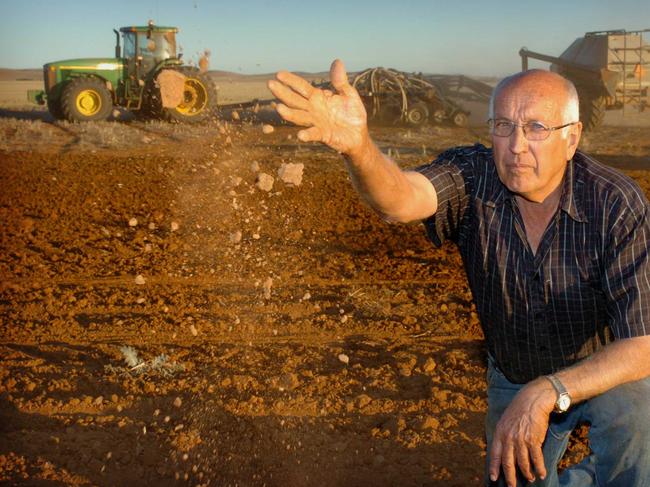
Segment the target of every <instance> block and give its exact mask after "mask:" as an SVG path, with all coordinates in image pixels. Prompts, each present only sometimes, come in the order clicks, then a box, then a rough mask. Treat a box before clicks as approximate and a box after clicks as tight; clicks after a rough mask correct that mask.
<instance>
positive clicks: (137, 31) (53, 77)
mask: <svg viewBox="0 0 650 487" xmlns="http://www.w3.org/2000/svg"><path fill="white" fill-rule="evenodd" d="M113 32H115V35H116V38H117V42H116V46H115V57H114V58H87V59H69V60H65V61H56V62H52V63H48V64H45V65H44V66H43V80H44V84H45V90H44V91H42V90H30V91H29V93H28V98H29V99H30V100H31V101H33V102H35V103H38V104H41V105H44V104H46V103H47V107H48V110H49V111H50V113H51V114H52V116H53V117H54V118H55V119H57V120H63V119H65V120H68V121H70V122H85V121H94V120H106V119H108V118H109V117H110V116H111V114H112V112H113V107H116V106H117V107H124V108H126V109H128V110H132V111H134V112H136V113H137V114H140V115H141V116H143V117H145V118H162V119H164V120H167V121H171V122H189V123H193V122H202V121H205V120H206V119H208V118H209V117H210V116H212V115H213V112H214V111H215V110H216V107H217V91H216V87H215V86H214V84H213V82H212V79H211V78H210V76H209V75H208V74H207V73H203V72H201V71H200V70H199V69H197V68H195V67H192V66H185V65H183V63H182V62H181V60H180V58H181V55H180V54H179V55H177V54H176V33H177V32H178V29H177V28H176V27H163V26H157V25H154V24H153V22H151V21H150V22H149V25H147V26H144V27H143V26H139V27H122V28H121V29H120V32H118V31H117V30H113ZM120 33H121V34H122V38H123V43H124V46H123V48H122V47H121V46H120Z"/></svg>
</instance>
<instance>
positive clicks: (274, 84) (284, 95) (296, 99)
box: [267, 80, 309, 110]
mask: <svg viewBox="0 0 650 487" xmlns="http://www.w3.org/2000/svg"><path fill="white" fill-rule="evenodd" d="M267 85H268V87H269V90H271V93H273V95H274V96H275V97H276V98H277V99H278V100H280V101H281V102H282V103H284V104H285V105H287V106H288V107H291V108H299V109H301V110H307V109H308V108H309V102H308V101H307V99H306V98H305V97H303V96H302V95H299V94H298V93H296V92H295V91H293V90H292V89H291V88H289V87H288V86H286V85H284V84H282V83H280V82H279V81H275V80H269V82H268V83H267Z"/></svg>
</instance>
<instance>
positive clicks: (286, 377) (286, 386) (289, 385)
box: [277, 373, 300, 391]
mask: <svg viewBox="0 0 650 487" xmlns="http://www.w3.org/2000/svg"><path fill="white" fill-rule="evenodd" d="M277 385H278V388H279V389H280V390H287V391H291V390H293V389H295V388H296V387H298V386H299V385H300V381H299V380H298V376H297V375H296V374H294V373H289V374H283V375H281V376H280V377H279V378H278V380H277Z"/></svg>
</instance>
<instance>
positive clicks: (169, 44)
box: [149, 32, 176, 62]
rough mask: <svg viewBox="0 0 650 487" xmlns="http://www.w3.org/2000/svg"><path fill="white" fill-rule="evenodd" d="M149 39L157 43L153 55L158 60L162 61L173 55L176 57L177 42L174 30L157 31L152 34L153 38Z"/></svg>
mask: <svg viewBox="0 0 650 487" xmlns="http://www.w3.org/2000/svg"><path fill="white" fill-rule="evenodd" d="M149 41H153V42H154V43H155V49H154V51H153V56H154V59H155V60H156V62H160V61H163V60H165V59H169V58H171V57H176V42H175V36H174V33H173V32H168V33H162V32H156V33H155V34H153V35H152V36H151V39H149Z"/></svg>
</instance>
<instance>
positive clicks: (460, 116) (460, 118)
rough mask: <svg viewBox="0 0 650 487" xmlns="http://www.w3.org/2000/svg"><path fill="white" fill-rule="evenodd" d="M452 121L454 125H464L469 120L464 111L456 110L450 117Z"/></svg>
mask: <svg viewBox="0 0 650 487" xmlns="http://www.w3.org/2000/svg"><path fill="white" fill-rule="evenodd" d="M452 121H453V122H454V125H455V126H456V127H466V126H467V122H468V121H469V120H468V118H467V114H466V113H463V112H456V113H455V114H454V116H453V117H452Z"/></svg>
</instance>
